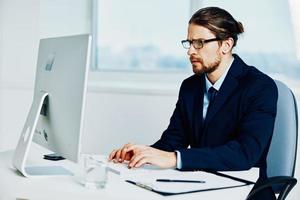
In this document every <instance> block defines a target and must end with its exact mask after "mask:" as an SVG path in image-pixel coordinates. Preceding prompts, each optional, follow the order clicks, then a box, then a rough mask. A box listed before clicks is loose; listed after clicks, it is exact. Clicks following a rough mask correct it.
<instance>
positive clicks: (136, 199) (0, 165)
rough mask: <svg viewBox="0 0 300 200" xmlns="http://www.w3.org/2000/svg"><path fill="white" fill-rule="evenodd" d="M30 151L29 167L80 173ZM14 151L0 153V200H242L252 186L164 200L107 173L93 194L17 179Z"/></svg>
mask: <svg viewBox="0 0 300 200" xmlns="http://www.w3.org/2000/svg"><path fill="white" fill-rule="evenodd" d="M31 148H32V150H31V153H30V156H29V161H28V162H29V164H30V163H34V161H37V160H38V161H39V163H41V162H43V164H44V163H45V164H47V165H51V164H55V165H57V164H58V163H62V164H63V166H64V167H66V168H67V169H69V170H71V171H73V172H75V173H77V172H78V170H79V169H80V167H79V165H76V164H74V163H71V162H69V161H59V162H53V161H45V160H42V159H41V160H39V158H40V156H42V155H43V154H44V153H47V152H45V151H44V150H43V151H41V148H40V147H38V146H37V145H32V147H31ZM12 155H13V151H6V152H2V153H0V200H10V199H14V200H16V198H20V199H30V200H41V199H55V200H57V199H72V200H79V199H80V200H81V199H87V200H89V199H91V200H94V199H95V200H96V199H97V200H99V199H104V200H117V199H122V200H126V199H128V200H141V199H143V200H146V199H159V200H166V199H167V200H179V199H180V200H182V199H183V198H184V199H189V200H193V199H197V200H199V199H205V200H207V199H214V200H215V199H231V200H234V199H236V200H241V199H245V197H246V196H247V194H248V193H249V191H250V190H251V188H252V185H251V186H245V187H239V188H232V189H225V190H216V191H210V192H200V193H192V194H184V195H175V196H168V197H164V196H161V195H159V194H156V193H154V192H151V191H147V190H145V189H142V188H139V187H137V186H135V185H132V184H129V183H126V182H125V181H124V180H122V179H120V177H119V176H118V175H116V174H113V173H110V174H109V177H108V184H107V186H106V188H105V189H101V190H93V189H87V188H85V187H83V186H82V185H81V184H80V183H78V182H77V180H76V179H75V177H70V176H69V177H67V176H65V177H39V178H25V177H23V176H22V175H20V174H19V173H18V172H17V171H16V170H15V169H14V168H13V167H12V164H11V159H12ZM227 174H230V175H233V176H237V177H241V178H244V179H247V180H252V181H255V180H256V178H257V174H258V169H252V170H250V171H244V172H231V173H227Z"/></svg>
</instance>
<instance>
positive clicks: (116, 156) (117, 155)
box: [108, 143, 134, 163]
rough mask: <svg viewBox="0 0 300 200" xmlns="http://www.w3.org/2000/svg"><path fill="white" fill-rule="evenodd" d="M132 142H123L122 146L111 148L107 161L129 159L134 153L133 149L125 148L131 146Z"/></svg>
mask: <svg viewBox="0 0 300 200" xmlns="http://www.w3.org/2000/svg"><path fill="white" fill-rule="evenodd" d="M132 145H133V144H131V143H127V144H125V145H124V146H123V147H122V148H120V149H115V150H113V151H112V152H111V153H110V154H109V158H108V160H109V161H112V160H113V161H114V162H115V163H117V162H120V163H122V162H124V160H126V161H130V160H131V158H132V156H133V155H134V152H133V151H128V150H127V149H128V148H129V147H131V146H132Z"/></svg>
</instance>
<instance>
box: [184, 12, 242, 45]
mask: <svg viewBox="0 0 300 200" xmlns="http://www.w3.org/2000/svg"><path fill="white" fill-rule="evenodd" d="M189 24H195V25H199V26H203V27H205V28H207V29H209V30H210V31H211V32H212V33H213V34H215V35H216V37H217V38H219V39H221V40H225V39H228V38H232V39H233V40H234V43H233V46H235V45H236V42H237V40H238V35H239V34H241V33H243V32H244V27H243V25H242V23H241V22H238V21H236V20H235V19H234V18H233V17H232V15H231V14H230V13H229V12H227V11H226V10H224V9H221V8H218V7H206V8H202V9H200V10H198V11H197V12H196V13H195V14H193V16H192V17H191V19H190V21H189Z"/></svg>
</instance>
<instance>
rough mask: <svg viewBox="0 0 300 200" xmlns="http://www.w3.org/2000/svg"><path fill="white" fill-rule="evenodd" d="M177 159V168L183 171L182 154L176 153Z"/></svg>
mask: <svg viewBox="0 0 300 200" xmlns="http://www.w3.org/2000/svg"><path fill="white" fill-rule="evenodd" d="M175 153H176V157H177V163H176V168H177V169H181V168H182V162H181V154H180V152H179V151H177V150H176V151H175Z"/></svg>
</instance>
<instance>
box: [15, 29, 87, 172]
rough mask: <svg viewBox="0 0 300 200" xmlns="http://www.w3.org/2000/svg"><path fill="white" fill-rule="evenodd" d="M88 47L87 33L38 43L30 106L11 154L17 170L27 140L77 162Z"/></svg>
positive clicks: (48, 39) (42, 40)
mask: <svg viewBox="0 0 300 200" xmlns="http://www.w3.org/2000/svg"><path fill="white" fill-rule="evenodd" d="M90 44H91V37H90V35H88V34H86V35H75V36H66V37H57V38H47V39H41V40H40V45H39V53H38V61H37V70H36V79H35V88H34V96H33V103H32V106H31V109H30V112H29V114H28V117H27V121H26V123H25V125H24V128H23V131H22V134H21V137H20V140H19V143H18V146H17V148H16V150H15V155H14V161H13V162H14V166H16V167H17V168H18V169H19V168H22V167H23V168H24V165H25V164H24V162H25V161H24V160H26V156H27V152H28V148H29V146H30V142H31V140H33V141H34V142H36V143H38V144H40V145H42V146H44V147H46V148H47V149H49V150H51V151H53V152H55V153H57V154H59V155H60V156H63V157H64V158H67V159H69V160H72V161H74V162H76V161H78V158H79V153H80V144H81V142H80V141H81V134H82V131H83V119H84V107H85V96H86V87H87V86H86V85H87V74H88V69H89V57H90V56H89V55H90ZM22 157H23V158H22ZM21 165H22V167H21ZM19 170H20V169H19ZM22 170H23V169H21V171H22Z"/></svg>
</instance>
